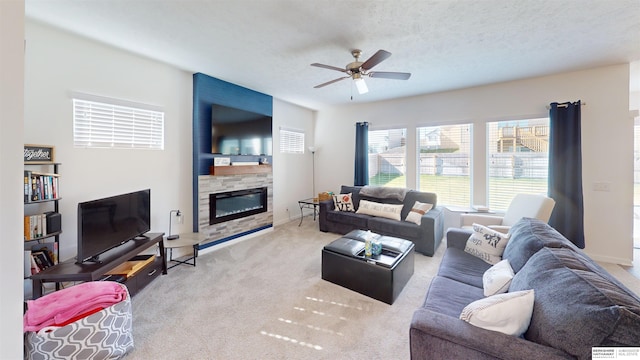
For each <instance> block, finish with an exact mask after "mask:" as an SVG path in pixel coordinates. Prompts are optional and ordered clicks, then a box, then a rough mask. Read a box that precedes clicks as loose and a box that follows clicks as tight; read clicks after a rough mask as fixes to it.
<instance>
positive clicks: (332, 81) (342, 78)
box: [313, 76, 351, 89]
mask: <svg viewBox="0 0 640 360" xmlns="http://www.w3.org/2000/svg"><path fill="white" fill-rule="evenodd" d="M350 77H351V76H345V77H341V78H337V79H334V80H331V81H327V82H326V83H323V84H320V85H316V86H314V87H313V88H314V89H319V88H321V87H324V86H327V85H331V84H333V83H335V82H338V81H340V80H344V79H348V78H350Z"/></svg>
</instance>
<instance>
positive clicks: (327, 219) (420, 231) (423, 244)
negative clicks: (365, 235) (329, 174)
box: [319, 185, 444, 256]
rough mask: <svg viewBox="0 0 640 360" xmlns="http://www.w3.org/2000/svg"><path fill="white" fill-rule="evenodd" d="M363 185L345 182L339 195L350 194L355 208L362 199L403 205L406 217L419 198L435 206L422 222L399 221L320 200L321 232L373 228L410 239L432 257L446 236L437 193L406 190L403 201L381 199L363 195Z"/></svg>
mask: <svg viewBox="0 0 640 360" xmlns="http://www.w3.org/2000/svg"><path fill="white" fill-rule="evenodd" d="M362 188H363V187H362V186H346V185H342V187H341V188H340V194H349V193H351V194H352V195H351V196H352V199H353V205H354V207H355V210H357V209H358V206H359V204H360V200H369V201H374V202H380V203H386V204H403V207H402V213H401V215H400V218H401V219H403V220H404V219H405V218H406V217H407V214H408V213H409V211H410V210H411V208H412V207H413V205H414V204H415V202H416V201H420V202H423V203H429V204H432V205H433V208H432V209H431V210H429V211H428V212H427V213H425V214H424V215H422V219H421V221H420V225H417V224H414V223H412V222H409V221H403V220H401V221H398V220H392V219H387V218H383V217H377V216H371V215H364V214H357V213H355V212H346V211H336V210H335V205H334V202H333V200H325V201H321V202H320V206H319V224H320V231H323V232H332V233H336V234H343V235H344V234H346V233H348V232H350V231H351V230H356V229H359V230H371V231H372V232H374V233H377V234H381V235H387V236H393V237H398V238H401V239H406V240H410V241H412V242H413V243H414V245H415V251H417V252H419V253H421V254H424V255H427V256H433V254H434V253H435V251H436V249H437V248H438V246H439V245H440V242H441V240H442V238H443V235H444V233H443V231H444V230H443V226H444V214H443V211H442V209H441V208H439V207H437V206H436V205H437V195H436V194H435V193H430V192H421V191H416V190H406V193H405V194H404V197H403V199H402V200H398V199H397V198H395V197H388V198H379V197H371V196H362V195H361V194H360V191H361V190H362Z"/></svg>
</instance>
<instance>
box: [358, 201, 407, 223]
mask: <svg viewBox="0 0 640 360" xmlns="http://www.w3.org/2000/svg"><path fill="white" fill-rule="evenodd" d="M402 206H404V205H402V204H400V205H394V204H382V203H377V202H374V201H369V200H360V205H359V206H358V211H356V213H358V214H365V215H372V216H379V217H384V218H387V219H392V220H398V221H400V213H401V212H402Z"/></svg>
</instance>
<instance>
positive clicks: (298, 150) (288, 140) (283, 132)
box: [280, 128, 304, 154]
mask: <svg viewBox="0 0 640 360" xmlns="http://www.w3.org/2000/svg"><path fill="white" fill-rule="evenodd" d="M280 152H281V153H287V154H304V131H302V130H296V129H287V128H280Z"/></svg>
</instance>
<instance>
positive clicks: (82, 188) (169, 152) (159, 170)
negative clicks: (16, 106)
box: [24, 20, 192, 260]
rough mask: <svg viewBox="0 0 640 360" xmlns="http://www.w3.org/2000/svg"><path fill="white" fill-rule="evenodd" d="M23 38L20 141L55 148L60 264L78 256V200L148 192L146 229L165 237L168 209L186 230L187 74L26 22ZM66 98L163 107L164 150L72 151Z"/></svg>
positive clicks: (188, 159) (188, 176)
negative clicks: (178, 212)
mask: <svg viewBox="0 0 640 360" xmlns="http://www.w3.org/2000/svg"><path fill="white" fill-rule="evenodd" d="M26 39H27V51H26V65H25V67H26V70H25V71H26V81H25V124H24V128H25V136H24V142H25V143H32V144H50V145H54V146H55V160H56V161H58V162H61V163H62V166H61V167H60V172H61V179H60V189H61V190H60V192H61V196H62V200H61V201H60V212H61V214H62V229H63V233H62V235H61V237H60V251H61V254H60V257H61V259H63V260H64V259H68V258H71V257H74V256H75V255H76V244H77V237H76V233H77V204H78V202H82V201H87V200H92V199H96V198H101V197H105V196H111V195H116V194H120V193H124V192H129V191H135V190H139V189H146V188H150V189H151V207H152V210H151V230H152V231H155V232H167V231H168V227H169V223H168V222H169V211H170V210H171V209H181V210H182V211H183V212H184V213H185V216H186V218H185V219H184V220H185V221H184V223H183V224H182V225H180V224H173V228H172V230H174V231H189V230H190V229H189V224H191V216H192V214H191V213H190V211H189V209H191V174H192V173H191V153H192V152H191V131H192V130H191V129H192V126H191V124H192V121H191V118H192V114H191V109H192V81H191V74H190V73H188V72H185V71H181V70H178V69H176V68H174V67H171V66H168V65H165V64H161V63H158V62H155V61H151V60H148V59H145V58H141V57H138V56H135V55H132V54H130V53H127V52H123V51H119V50H116V49H114V48H112V47H109V46H103V45H100V44H97V43H95V42H92V41H88V40H86V39H83V38H80V37H78V36H74V35H71V34H68V33H65V32H61V31H58V30H54V29H53V28H50V27H48V26H45V25H41V24H38V23H34V22H32V21H30V20H28V21H27V22H26ZM71 92H83V93H88V94H93V95H99V96H106V97H111V98H118V99H123V100H128V101H134V102H138V103H145V104H152V105H157V106H161V107H162V108H163V109H164V111H165V148H164V150H162V151H154V150H112V149H82V148H74V147H73V117H72V102H71ZM181 227H182V228H181Z"/></svg>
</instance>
